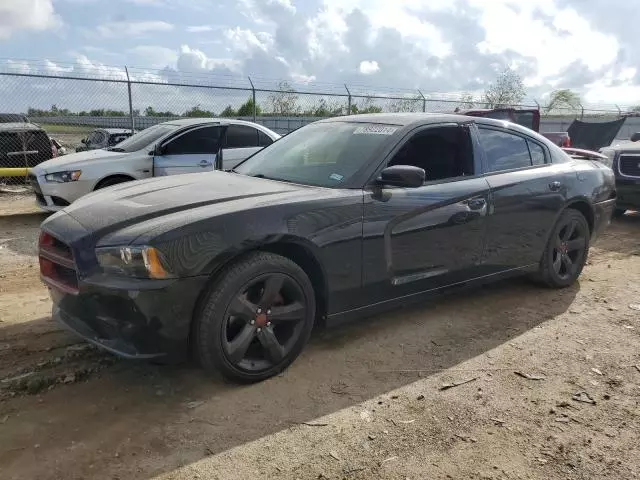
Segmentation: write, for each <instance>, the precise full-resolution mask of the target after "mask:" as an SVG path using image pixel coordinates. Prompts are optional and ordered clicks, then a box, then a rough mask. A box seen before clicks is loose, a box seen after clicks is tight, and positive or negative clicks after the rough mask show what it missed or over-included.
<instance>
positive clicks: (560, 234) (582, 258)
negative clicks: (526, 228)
mask: <svg viewBox="0 0 640 480" xmlns="http://www.w3.org/2000/svg"><path fill="white" fill-rule="evenodd" d="M589 237H590V230H589V224H588V223H587V220H586V218H585V217H584V215H583V214H582V213H580V212H579V211H578V210H574V209H567V210H565V211H564V212H563V213H562V215H561V216H560V218H559V219H558V221H557V222H556V225H555V226H554V228H553V231H552V232H551V236H550V237H549V241H548V242H547V245H546V247H545V250H544V253H543V254H542V259H541V260H540V267H539V270H538V273H537V275H536V277H537V279H538V280H539V281H540V282H541V283H542V284H543V285H545V286H547V287H549V288H566V287H568V286H570V285H573V283H574V282H575V281H576V280H577V279H578V277H579V276H580V273H582V269H583V268H584V265H585V263H586V262H587V256H588V254H589Z"/></svg>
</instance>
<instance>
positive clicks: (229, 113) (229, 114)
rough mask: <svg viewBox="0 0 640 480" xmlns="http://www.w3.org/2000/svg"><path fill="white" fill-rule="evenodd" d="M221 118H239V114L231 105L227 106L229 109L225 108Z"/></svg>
mask: <svg viewBox="0 0 640 480" xmlns="http://www.w3.org/2000/svg"><path fill="white" fill-rule="evenodd" d="M220 116H221V117H237V116H238V114H237V113H236V111H235V110H234V109H233V107H232V106H231V105H227V108H225V109H224V110H223V111H222V113H221V114H220Z"/></svg>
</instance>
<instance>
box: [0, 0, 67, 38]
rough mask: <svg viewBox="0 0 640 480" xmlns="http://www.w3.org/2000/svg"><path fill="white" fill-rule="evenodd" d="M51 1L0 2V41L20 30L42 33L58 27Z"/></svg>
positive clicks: (11, 0)
mask: <svg viewBox="0 0 640 480" xmlns="http://www.w3.org/2000/svg"><path fill="white" fill-rule="evenodd" d="M60 23H61V20H60V17H59V16H58V15H57V14H56V13H55V10H54V8H53V2H52V0H2V1H0V40H4V39H7V38H9V37H10V36H11V35H13V34H14V33H16V32H19V31H22V30H27V31H28V30H31V31H43V30H49V29H53V28H55V27H57V26H58V25H60Z"/></svg>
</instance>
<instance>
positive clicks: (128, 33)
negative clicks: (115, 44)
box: [96, 20, 174, 38]
mask: <svg viewBox="0 0 640 480" xmlns="http://www.w3.org/2000/svg"><path fill="white" fill-rule="evenodd" d="M173 28H174V27H173V25H172V24H170V23H167V22H164V21H161V20H149V21H144V22H108V23H103V24H102V25H98V27H97V28H96V31H97V32H98V34H99V35H100V36H102V37H104V38H127V37H140V36H143V35H147V34H150V33H159V32H170V31H171V30H173Z"/></svg>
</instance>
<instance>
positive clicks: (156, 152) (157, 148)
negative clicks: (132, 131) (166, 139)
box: [149, 143, 164, 157]
mask: <svg viewBox="0 0 640 480" xmlns="http://www.w3.org/2000/svg"><path fill="white" fill-rule="evenodd" d="M163 150H164V148H163V147H162V146H161V145H160V144H159V143H156V144H155V145H154V146H153V148H152V149H151V150H150V151H149V155H151V156H152V157H161V156H162V151H163Z"/></svg>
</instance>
